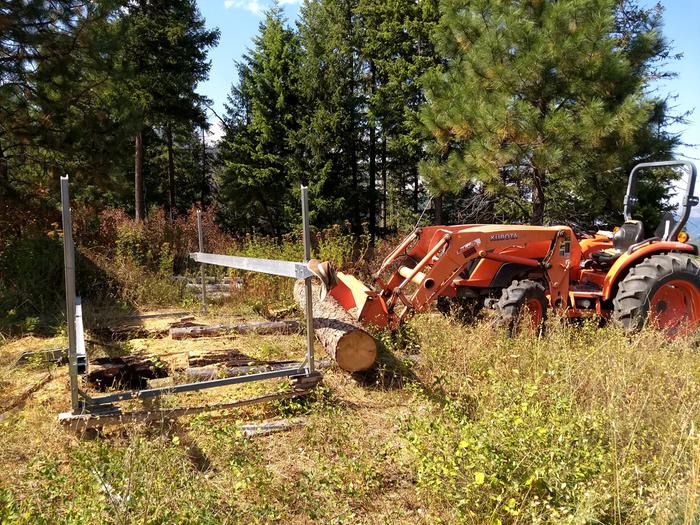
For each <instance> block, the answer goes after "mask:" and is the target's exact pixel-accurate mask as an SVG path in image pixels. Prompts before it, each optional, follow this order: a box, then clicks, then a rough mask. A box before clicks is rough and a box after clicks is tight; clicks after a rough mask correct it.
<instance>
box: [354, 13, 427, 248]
mask: <svg viewBox="0 0 700 525" xmlns="http://www.w3.org/2000/svg"><path fill="white" fill-rule="evenodd" d="M356 12H357V14H358V16H359V20H360V23H359V28H360V29H359V30H360V41H361V47H360V52H361V56H362V58H363V61H364V62H365V64H366V65H365V67H364V68H363V69H364V71H365V78H366V81H365V83H364V85H365V86H366V93H365V96H366V102H367V107H366V112H367V117H366V122H367V126H368V128H369V132H368V133H365V135H366V136H368V138H369V147H368V150H367V155H368V157H369V160H368V162H367V164H368V166H369V184H368V194H369V209H368V212H369V228H370V232H371V233H372V234H374V231H375V229H376V220H375V216H376V214H377V212H378V210H377V208H378V207H377V205H376V201H377V197H378V195H377V191H376V186H377V185H376V182H375V179H376V172H377V167H375V166H376V165H378V169H379V170H380V171H381V187H382V195H381V208H382V217H381V218H382V219H383V226H384V228H385V229H386V228H387V212H388V210H387V208H388V204H389V202H388V193H389V184H390V183H389V181H392V184H391V187H392V197H393V199H392V203H391V204H392V210H393V215H394V221H393V222H394V225H395V226H398V223H399V222H401V221H400V220H397V218H398V217H399V216H400V215H399V214H400V210H411V211H413V212H414V213H415V212H417V211H418V207H419V192H420V184H419V180H418V171H417V165H418V161H419V160H420V159H421V158H422V156H423V152H422V148H421V143H420V140H419V135H418V134H417V133H416V132H415V131H416V128H415V123H416V122H415V121H416V111H417V109H418V108H419V106H420V104H421V103H422V102H423V93H422V90H421V88H420V85H419V84H418V83H417V82H416V79H417V78H419V77H420V76H421V75H422V74H423V73H424V72H425V71H427V70H428V69H430V68H432V67H435V65H436V57H435V53H434V49H433V46H432V44H431V42H430V33H431V32H432V31H433V30H434V29H435V25H436V23H437V21H438V8H437V2H436V1H433V0H422V1H419V2H415V1H409V0H391V1H389V2H387V1H380V0H360V2H359V4H358V6H357V9H356ZM375 157H378V161H377V162H375V160H374V159H375ZM413 220H415V218H413Z"/></svg>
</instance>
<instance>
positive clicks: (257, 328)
mask: <svg viewBox="0 0 700 525" xmlns="http://www.w3.org/2000/svg"><path fill="white" fill-rule="evenodd" d="M299 330H300V328H299V321H294V320H286V321H274V322H273V321H262V322H255V323H239V324H230V325H226V324H217V325H208V326H186V327H181V328H178V327H173V328H171V329H170V337H172V338H173V339H190V338H194V337H212V336H216V335H225V334H247V333H251V332H252V333H256V334H258V335H269V334H293V333H296V332H299Z"/></svg>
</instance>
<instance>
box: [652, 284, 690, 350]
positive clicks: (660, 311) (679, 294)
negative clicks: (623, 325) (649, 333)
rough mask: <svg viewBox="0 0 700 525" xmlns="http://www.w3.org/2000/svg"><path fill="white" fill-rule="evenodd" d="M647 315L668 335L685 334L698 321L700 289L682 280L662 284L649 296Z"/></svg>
mask: <svg viewBox="0 0 700 525" xmlns="http://www.w3.org/2000/svg"><path fill="white" fill-rule="evenodd" d="M649 317H650V320H651V323H652V324H653V326H654V327H656V328H658V329H660V330H663V331H665V332H666V333H667V334H668V335H669V336H670V337H677V336H680V335H687V334H688V333H690V332H691V331H693V330H694V329H695V328H696V327H697V325H698V321H700V291H698V289H697V288H696V287H695V286H693V285H692V284H691V283H689V282H687V281H683V280H673V281H668V282H667V283H664V284H662V285H661V287H660V288H659V289H658V290H656V292H655V293H654V296H653V297H652V298H651V302H650V304H649Z"/></svg>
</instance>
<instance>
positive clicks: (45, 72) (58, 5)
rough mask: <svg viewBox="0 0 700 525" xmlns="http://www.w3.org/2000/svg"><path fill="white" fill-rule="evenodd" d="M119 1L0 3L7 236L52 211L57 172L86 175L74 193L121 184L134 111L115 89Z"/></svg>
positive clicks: (89, 195) (100, 193) (0, 133)
mask: <svg viewBox="0 0 700 525" xmlns="http://www.w3.org/2000/svg"><path fill="white" fill-rule="evenodd" d="M118 7H119V4H118V3H117V2H112V1H109V0H101V1H96V2H89V3H85V2H82V1H74V0H60V1H55V2H38V1H9V2H5V3H4V4H2V6H0V20H1V21H2V22H1V23H2V31H0V200H1V201H3V203H4V204H5V206H6V207H5V208H4V210H3V211H5V212H6V213H3V214H2V216H1V217H0V223H2V224H0V236H3V234H4V233H6V232H7V231H8V230H10V229H12V230H13V231H14V232H15V234H19V233H21V230H22V228H24V227H27V226H30V225H31V224H32V223H34V222H36V221H37V220H41V218H44V217H46V215H47V213H48V212H47V209H49V208H51V207H52V206H53V205H54V204H55V202H56V200H57V194H58V192H57V187H58V175H62V174H65V173H68V174H70V175H71V177H72V178H73V180H74V181H76V180H77V181H78V182H79V184H78V185H76V186H75V191H74V197H75V198H76V199H77V200H90V199H95V198H109V196H110V195H111V194H113V193H119V192H120V191H121V188H120V183H121V177H120V171H119V169H118V166H119V163H120V158H121V157H122V156H123V151H122V149H121V144H122V142H123V139H124V135H125V133H128V129H129V125H130V122H131V120H132V117H133V115H132V112H131V110H130V107H129V105H128V104H127V103H125V102H126V101H125V100H124V99H123V98H121V97H120V96H119V95H118V94H117V93H115V90H114V86H115V82H116V81H117V80H118V79H120V78H123V77H124V74H125V72H124V71H123V70H122V69H121V68H120V67H119V64H118V63H117V62H116V61H115V60H114V57H115V56H116V54H117V51H118V49H119V46H120V45H121V44H120V43H121V35H120V33H119V31H118V27H117V26H116V25H115V24H114V20H115V19H116V18H117V17H118V14H119V10H118ZM47 190H50V191H47ZM20 217H21V218H20ZM25 217H26V218H27V220H25Z"/></svg>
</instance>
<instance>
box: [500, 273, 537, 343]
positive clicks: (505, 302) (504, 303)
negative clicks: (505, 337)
mask: <svg viewBox="0 0 700 525" xmlns="http://www.w3.org/2000/svg"><path fill="white" fill-rule="evenodd" d="M547 305H548V300H547V296H546V295H545V291H544V286H542V285H541V284H540V283H538V282H536V281H530V280H528V279H524V280H522V281H513V282H512V283H511V284H510V286H508V288H504V289H503V291H502V292H501V298H500V299H499V300H498V302H497V303H496V312H497V315H498V317H497V321H496V323H497V325H498V326H502V327H504V328H505V329H506V330H508V333H509V334H510V335H515V334H516V333H517V332H518V330H519V328H520V327H521V323H522V322H523V321H526V323H527V324H526V326H527V327H529V328H531V329H532V331H533V332H534V333H535V334H537V335H540V334H541V333H542V331H543V330H544V322H545V319H546V318H547Z"/></svg>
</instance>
